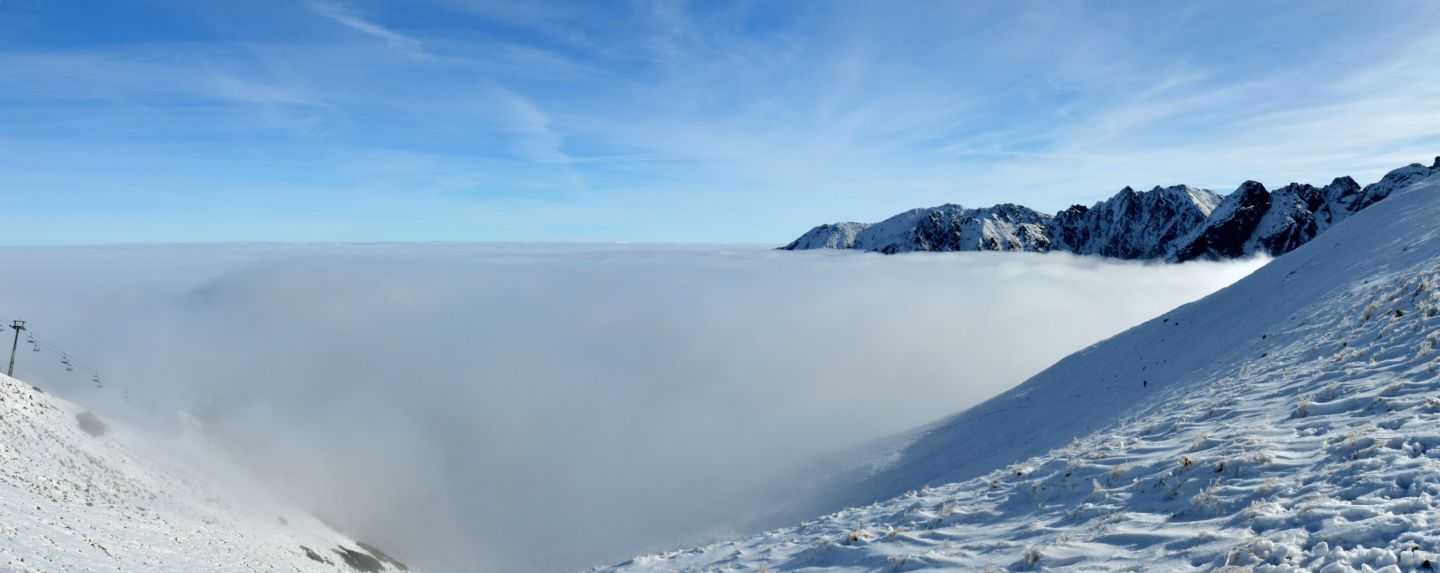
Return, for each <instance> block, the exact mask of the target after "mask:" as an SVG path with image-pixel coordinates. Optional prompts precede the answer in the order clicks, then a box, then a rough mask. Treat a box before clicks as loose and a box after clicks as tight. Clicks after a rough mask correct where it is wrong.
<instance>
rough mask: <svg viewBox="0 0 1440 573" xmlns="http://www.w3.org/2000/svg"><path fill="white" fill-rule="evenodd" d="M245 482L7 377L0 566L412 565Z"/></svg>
mask: <svg viewBox="0 0 1440 573" xmlns="http://www.w3.org/2000/svg"><path fill="white" fill-rule="evenodd" d="M241 489H244V488H240V487H239V486H229V487H226V488H220V487H218V486H216V485H214V484H213V483H212V482H211V481H210V480H208V479H206V478H205V477H204V476H203V475H202V474H201V473H197V472H196V471H193V470H191V469H190V466H187V465H186V464H184V463H181V462H179V461H177V460H176V459H175V458H173V457H171V456H170V455H168V454H167V453H166V452H162V451H160V450H159V449H157V448H155V447H153V446H151V445H149V444H148V443H147V442H146V441H145V440H143V439H141V438H140V437H139V436H136V435H135V434H133V433H131V432H129V431H127V430H126V429H125V428H123V427H118V426H116V425H113V424H112V425H107V424H106V423H105V422H104V421H103V420H101V419H100V418H98V417H96V416H94V414H91V413H89V412H86V411H85V410H83V409H82V408H79V407H77V406H75V405H74V404H70V403H68V402H65V401H63V400H59V399H57V398H54V397H52V396H50V395H48V394H45V393H42V392H40V391H38V390H36V389H34V388H32V387H30V386H29V385H26V384H24V383H22V382H19V381H17V380H15V379H13V378H9V377H6V376H4V375H0V571H16V572H29V571H36V572H39V571H47V572H48V571H146V572H149V571H317V572H319V571H329V572H335V571H398V570H405V566H404V565H403V564H401V563H400V562H399V561H396V560H395V559H393V558H391V557H389V556H387V555H385V554H384V553H382V552H380V551H379V550H377V549H375V548H373V547H370V546H367V545H365V544H362V543H358V542H356V541H354V540H351V539H348V538H346V537H345V536H343V535H341V534H339V533H336V532H335V531H334V530H332V529H330V528H329V527H327V526H326V525H324V524H323V523H320V522H319V521H317V520H316V519H315V518H313V517H310V516H309V515H308V514H306V513H304V512H300V511H296V510H294V509H292V508H288V507H285V506H283V505H280V504H277V503H274V502H272V501H267V500H266V498H265V497H264V496H263V495H260V494H258V493H255V492H242V491H240V490H241Z"/></svg>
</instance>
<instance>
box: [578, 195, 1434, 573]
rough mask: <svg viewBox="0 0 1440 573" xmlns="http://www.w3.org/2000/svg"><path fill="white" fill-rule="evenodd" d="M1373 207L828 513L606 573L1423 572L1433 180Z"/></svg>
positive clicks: (872, 482)
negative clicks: (926, 572) (942, 572)
mask: <svg viewBox="0 0 1440 573" xmlns="http://www.w3.org/2000/svg"><path fill="white" fill-rule="evenodd" d="M1412 183H1413V181H1412ZM1387 194H1388V195H1389V198H1388V199H1386V200H1385V201H1383V202H1380V203H1378V204H1376V205H1375V206H1373V207H1372V208H1369V209H1366V210H1365V211H1364V212H1361V213H1358V214H1356V215H1354V216H1353V217H1350V218H1349V219H1348V220H1346V221H1344V222H1343V223H1341V224H1338V225H1336V226H1335V227H1334V228H1333V229H1332V230H1330V231H1329V232H1327V233H1326V234H1325V235H1324V236H1323V239H1320V240H1315V241H1311V242H1309V243H1307V244H1305V245H1303V246H1301V247H1299V248H1297V249H1295V250H1294V251H1292V252H1290V253H1289V254H1287V255H1285V256H1283V257H1280V258H1278V259H1276V260H1274V261H1273V262H1271V263H1270V264H1269V265H1267V266H1265V267H1263V268H1261V269H1260V270H1259V271H1256V272H1255V273H1254V274H1253V275H1251V276H1249V277H1247V278H1245V279H1242V280H1241V281H1239V282H1237V283H1236V284H1234V285H1232V286H1230V287H1227V288H1226V289H1223V290H1221V291H1219V292H1217V293H1215V294H1213V295H1210V296H1208V297H1206V298H1204V299H1202V300H1200V301H1197V302H1194V303H1191V304H1188V305H1185V306H1183V307H1180V308H1178V309H1175V310H1174V311H1171V312H1169V313H1166V314H1164V315H1162V316H1160V317H1158V318H1156V319H1154V320H1151V321H1150V322H1147V323H1145V324H1142V325H1140V326H1137V327H1135V328H1132V329H1130V330H1128V331H1126V332H1124V333H1122V334H1120V335H1117V336H1115V337H1114V338H1111V339H1109V340H1106V341H1104V342H1101V343H1099V344H1096V345H1094V346H1092V347H1090V348H1087V349H1085V350H1082V351H1080V352H1077V353H1075V354H1073V355H1071V356H1069V357H1067V358H1065V359H1064V360H1061V361H1060V362H1059V363H1057V364H1055V365H1054V366H1052V367H1051V368H1049V369H1047V370H1045V371H1044V372H1042V373H1040V374H1039V375H1037V376H1035V377H1034V378H1032V379H1030V380H1029V381H1027V382H1025V383H1024V384H1022V385H1020V386H1018V387H1016V388H1015V389H1013V390H1011V391H1009V392H1006V393H1005V394H1002V395H1001V396H999V397H997V398H995V399H993V400H990V401H988V402H985V403H983V404H981V405H979V406H976V407H974V408H971V409H969V410H967V411H964V412H962V413H960V414H957V415H955V416H953V417H951V418H948V419H946V420H942V421H940V422H938V423H936V424H933V425H931V426H929V427H927V428H924V429H922V430H919V431H917V432H915V433H913V434H911V435H909V436H908V437H907V438H905V439H903V440H901V444H902V445H901V446H899V447H898V448H897V449H896V450H894V451H893V452H890V453H889V454H887V455H886V456H882V457H881V458H879V460H880V461H879V463H881V464H882V465H881V467H879V468H878V469H873V470H870V471H865V470H856V473H852V474H848V475H842V476H837V477H836V479H834V480H831V481H830V482H827V483H826V484H825V485H826V486H827V487H831V488H836V489H834V490H832V491H831V492H830V493H831V494H834V495H836V496H837V497H838V498H839V500H840V501H839V503H841V504H848V505H851V506H852V507H850V508H848V509H843V510H840V511H838V512H836V513H832V514H829V515H826V516H824V517H821V518H819V519H815V520H812V521H808V522H805V523H803V524H801V525H799V526H796V527H792V528H788V529H781V530H776V531H772V532H768V533H765V534H762V535H759V536H755V537H751V538H747V539H741V540H735V541H730V542H726V543H719V544H714V545H707V546H702V547H699V548H696V549H692V550H687V551H678V552H672V553H665V554H659V555H652V556H646V557H638V558H635V559H632V560H630V561H628V562H625V563H623V564H620V565H617V566H614V567H611V568H605V569H604V570H607V571H702V570H703V571H739V570H757V569H760V570H770V571H792V570H793V571H819V570H827V569H834V570H850V571H893V570H900V571H909V570H921V569H934V568H941V569H951V570H964V571H981V570H987V571H988V570H997V571H999V570H1107V571H1110V570H1156V571H1159V570H1164V571H1185V570H1206V571H1255V572H1300V571H1324V572H1327V573H1340V572H1354V571H1396V572H1398V571H1429V570H1433V569H1434V568H1435V567H1437V566H1440V561H1437V558H1440V531H1437V530H1436V529H1435V527H1434V524H1435V523H1437V522H1440V477H1437V476H1440V398H1437V396H1440V352H1437V345H1440V227H1437V226H1436V225H1435V221H1437V220H1440V176H1432V177H1430V178H1428V179H1425V180H1423V181H1421V182H1420V183H1418V184H1414V185H1412V186H1411V187H1409V188H1408V189H1405V190H1400V189H1391V190H1389V191H1388V193H1387ZM859 465H861V466H862V467H863V464H859ZM872 502H873V503H872Z"/></svg>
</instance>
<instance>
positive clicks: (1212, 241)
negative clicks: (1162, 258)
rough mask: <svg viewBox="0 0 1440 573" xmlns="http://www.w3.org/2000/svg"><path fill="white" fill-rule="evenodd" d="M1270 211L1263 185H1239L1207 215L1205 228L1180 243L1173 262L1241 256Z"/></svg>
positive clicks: (1203, 226)
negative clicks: (1261, 220) (1262, 218)
mask: <svg viewBox="0 0 1440 573" xmlns="http://www.w3.org/2000/svg"><path fill="white" fill-rule="evenodd" d="M1269 210H1270V192H1269V191H1266V190H1265V186H1264V185H1261V184H1260V182H1258V181H1246V182H1244V183H1241V184H1240V187H1239V188H1238V189H1236V190H1235V192H1234V193H1231V194H1229V195H1227V196H1225V200H1223V201H1221V202H1220V206H1218V207H1216V208H1215V210H1214V211H1213V212H1211V213H1210V218H1209V219H1207V220H1206V221H1205V224H1203V225H1201V226H1200V227H1199V228H1197V229H1195V230H1194V231H1193V232H1191V234H1190V235H1189V236H1188V237H1186V239H1184V240H1182V241H1181V243H1180V247H1179V248H1177V249H1176V251H1175V254H1174V257H1173V258H1174V259H1175V260H1177V261H1182V262H1183V261H1189V260H1194V259H1224V258H1236V257H1241V256H1244V255H1245V254H1247V253H1246V252H1245V243H1246V242H1247V241H1249V240H1250V236H1251V235H1253V234H1254V233H1255V229H1256V227H1258V226H1259V225H1260V218H1261V217H1263V216H1264V215H1265V212H1266V211H1269Z"/></svg>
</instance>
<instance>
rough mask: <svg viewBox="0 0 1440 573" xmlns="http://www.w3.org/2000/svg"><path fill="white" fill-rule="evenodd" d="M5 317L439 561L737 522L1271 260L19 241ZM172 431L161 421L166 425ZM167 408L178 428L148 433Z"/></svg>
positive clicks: (454, 564)
mask: <svg viewBox="0 0 1440 573" xmlns="http://www.w3.org/2000/svg"><path fill="white" fill-rule="evenodd" d="M0 264H4V266H5V267H6V268H7V269H10V272H11V273H14V274H16V275H23V276H25V277H27V280H26V281H25V282H24V283H13V282H12V283H9V284H7V286H6V297H5V299H6V301H7V302H6V305H5V308H0V310H3V311H5V312H12V313H15V312H18V313H21V314H23V315H24V316H23V317H24V318H27V319H28V320H30V321H31V324H32V325H34V326H35V327H36V329H37V331H39V332H43V333H44V334H45V336H46V337H47V338H48V339H50V340H52V341H55V342H57V343H60V344H62V345H63V346H64V347H65V348H67V350H69V351H71V352H72V353H74V354H75V355H76V356H77V357H79V358H81V359H83V360H85V361H86V362H87V363H91V364H94V365H95V366H97V367H98V368H100V369H101V370H102V371H103V372H104V373H105V374H106V375H107V377H108V378H109V379H110V384H109V385H108V386H107V389H106V390H105V391H103V392H101V393H96V392H95V391H93V390H92V389H90V387H89V384H88V380H76V379H73V378H67V377H66V376H65V374H64V372H63V370H59V369H58V368H56V367H55V366H54V365H50V364H43V363H42V364H37V363H34V362H33V361H32V360H30V357H29V356H24V357H21V363H20V366H19V371H20V374H21V376H22V377H23V378H26V379H29V380H31V381H33V382H36V383H39V384H41V385H43V386H45V387H47V388H49V389H50V390H51V391H54V392H56V393H58V394H61V395H65V396H70V397H73V398H75V399H77V400H79V401H81V402H87V403H91V404H98V405H100V406H106V405H107V404H108V407H104V408H103V409H102V411H107V412H118V411H119V409H120V408H121V405H120V404H119V403H117V402H115V401H114V399H115V395H114V393H115V392H118V391H120V390H122V389H127V390H129V391H130V392H131V394H132V395H133V396H135V397H136V398H137V399H140V400H143V401H155V402H158V403H159V404H160V406H161V408H160V409H161V410H162V411H163V410H166V409H169V408H174V407H184V408H189V409H196V410H198V411H200V412H201V413H202V417H203V418H204V419H205V420H207V421H208V422H209V423H210V424H211V426H212V428H214V431H215V433H216V435H217V436H218V438H219V439H222V440H223V441H224V443H226V444H227V445H228V446H229V447H230V448H232V449H233V450H234V451H236V452H237V453H238V455H239V456H240V457H241V459H243V460H245V461H246V463H247V464H248V465H250V466H251V467H253V468H255V469H256V470H257V471H259V472H260V473H261V474H262V475H264V476H266V478H267V479H268V481H270V482H271V483H272V484H276V485H277V486H278V487H280V489H282V490H283V491H284V492H285V493H286V494H287V495H288V496H289V497H290V498H291V499H294V500H297V501H298V502H299V503H301V504H302V505H304V506H307V507H311V508H314V510H315V511H316V512H317V513H319V514H320V515H322V516H324V517H326V518H327V519H329V520H331V521H333V522H334V523H336V524H337V525H339V526H341V527H342V528H344V529H346V530H347V531H349V532H351V533H353V534H355V535H358V536H360V537H361V538H362V539H366V540H369V541H372V542H375V543H378V544H380V545H381V546H382V547H385V548H387V549H390V550H393V552H394V553H396V554H397V555H400V556H402V558H405V560H407V561H412V562H414V563H416V564H418V565H426V566H429V567H430V568H431V569H433V570H447V571H449V570H454V571H465V570H475V571H485V570H521V569H523V570H532V571H545V570H558V569H566V568H577V567H582V566H586V565H592V564H597V563H600V562H606V561H616V560H620V559H623V558H625V557H627V556H629V555H630V554H633V553H636V552H640V551H644V550H653V549H660V548H665V547H669V546H672V545H676V544H685V543H690V542H694V541H699V540H704V539H713V538H715V537H717V536H724V535H727V534H731V533H733V532H735V531H738V530H740V529H743V528H744V527H746V526H749V525H754V522H752V520H753V519H756V518H757V517H758V516H762V515H764V514H767V513H768V512H770V511H772V510H774V509H777V508H775V507H770V506H768V505H765V504H762V503H761V501H760V500H769V499H773V498H772V497H770V495H771V494H774V493H775V492H777V491H784V490H786V489H787V488H791V487H796V486H797V484H796V483H794V482H793V481H791V480H794V479H795V477H794V476H795V473H796V472H799V471H801V470H802V469H804V468H807V467H809V466H810V465H811V464H812V463H814V462H815V461H817V460H819V459H821V458H822V457H823V456H824V455H826V454H828V453H831V452H835V451H838V450H842V449H848V448H851V447H854V446H856V445H858V444H861V443H864V442H866V441H868V440H871V439H875V438H879V437H882V436H885V435H888V434H892V433H895V432H898V431H902V430H906V429H909V428H911V427H914V426H916V425H919V424H922V423H925V422H928V421H931V420H933V419H935V418H937V417H940V416H943V415H947V414H950V413H953V412H955V411H957V410H959V409H961V408H964V407H966V406H968V405H971V404H974V403H976V402H977V401H979V400H981V399H983V398H985V397H987V396H990V395H993V394H995V393H997V392H999V391H1001V390H1003V389H1005V388H1007V387H1009V386H1011V385H1013V384H1015V383H1017V382H1019V381H1020V380H1021V379H1023V378H1024V377H1026V376H1028V375H1029V374H1031V373H1033V372H1036V371H1038V370H1040V369H1041V368H1043V367H1044V366H1047V365H1048V364H1049V363H1051V362H1053V361H1054V360H1056V359H1058V358H1059V357H1061V356H1063V355H1065V354H1067V353H1069V352H1071V351H1074V350H1076V349H1079V348H1080V347H1082V346H1085V345H1087V344H1089V343H1091V342H1094V341H1096V340H1098V339H1100V338H1103V337H1105V336H1108V335H1111V334H1113V333H1115V332H1118V331H1120V330H1121V329H1123V328H1125V327H1127V326H1129V325H1131V324H1134V323H1137V322H1139V321H1141V320H1143V319H1146V318H1148V317H1151V316H1155V315H1157V314H1159V313H1161V312H1163V311H1165V310H1168V309H1169V308H1172V307H1173V306H1175V305H1178V304H1181V303H1183V302H1186V301H1189V300H1192V299H1194V298H1197V297H1200V296H1203V295H1205V294H1206V293H1208V292H1210V291H1212V290H1214V289H1216V288H1219V287H1221V286H1223V285H1224V284H1228V283H1229V282H1232V281H1234V280H1236V279H1238V278H1239V277H1240V276H1242V275H1243V274H1245V273H1248V272H1249V271H1251V270H1253V269H1254V268H1255V267H1256V266H1257V265H1258V264H1259V263H1258V262H1242V263H1224V264H1187V265H1183V266H1151V265H1141V264H1130V263H1116V262H1108V261H1103V260H1099V259H1093V258H1076V257H1070V256H1065V255H1025V254H994V253H983V254H951V255H928V256H927V255H922V256H893V257H882V256H877V255H868V254H854V253H824V252H814V253H781V252H773V251H765V250H760V249H756V248H754V247H745V248H693V247H692V248H677V247H664V246H655V247H646V246H638V247H604V246H548V247H547V246H534V245H531V246H515V245H483V244H482V245H476V244H455V245H444V244H439V245H430V246H415V245H370V246H343V245H342V246H287V245H274V246H263V245H259V246H244V245H230V246H225V245H220V246H191V247H134V248H119V247H111V248H91V249H31V250H24V249H5V250H0ZM140 420H141V421H142V422H145V420H147V419H146V418H143V417H142V418H140ZM145 423H150V422H145Z"/></svg>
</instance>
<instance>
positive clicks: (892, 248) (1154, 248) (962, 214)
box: [781, 157, 1440, 261]
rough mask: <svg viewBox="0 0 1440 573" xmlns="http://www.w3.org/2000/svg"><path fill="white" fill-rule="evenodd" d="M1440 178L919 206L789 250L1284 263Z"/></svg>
mask: <svg viewBox="0 0 1440 573" xmlns="http://www.w3.org/2000/svg"><path fill="white" fill-rule="evenodd" d="M1437 171H1440V157H1436V158H1435V163H1434V164H1433V165H1431V166H1430V167H1426V166H1424V165H1421V164H1419V163H1413V164H1410V165H1407V166H1405V167H1401V168H1399V169H1396V170H1393V171H1391V172H1389V173H1386V174H1385V176H1384V177H1383V178H1381V179H1380V180H1379V181H1377V182H1375V183H1371V184H1369V185H1366V186H1364V187H1361V186H1360V184H1359V183H1356V182H1355V180H1354V179H1352V178H1350V177H1336V178H1335V179H1334V180H1332V181H1331V182H1330V184H1329V185H1326V186H1324V187H1318V188H1317V187H1315V186H1314V185H1309V184H1302V183H1291V184H1289V185H1286V186H1284V187H1280V188H1277V189H1275V190H1274V191H1273V192H1271V191H1268V190H1266V189H1265V186H1264V185H1261V184H1260V183H1259V182H1256V181H1246V182H1245V183H1244V184H1242V185H1240V187H1239V188H1237V189H1236V190H1235V191H1234V192H1232V193H1230V194H1229V195H1227V196H1224V197H1221V196H1220V195H1217V194H1215V193H1213V192H1211V191H1209V190H1206V189H1199V188H1195V187H1191V186H1188V185H1174V186H1170V187H1158V186H1157V187H1154V188H1152V189H1150V190H1149V191H1136V190H1135V188H1133V187H1129V186H1126V187H1125V188H1123V189H1121V190H1120V191H1119V192H1118V193H1116V194H1115V195H1113V196H1111V197H1110V198H1109V199H1106V200H1104V201H1100V202H1097V203H1095V204H1094V205H1092V206H1089V207H1087V206H1084V205H1074V206H1071V207H1070V208H1068V209H1065V210H1063V211H1061V212H1059V213H1056V214H1055V215H1054V216H1050V215H1045V214H1042V213H1038V212H1036V211H1034V210H1032V209H1028V208H1026V207H1023V206H1020V205H1014V204H1009V203H1006V204H1001V205H996V206H994V207H988V208H984V209H966V208H964V207H962V206H960V205H941V206H939V207H932V208H928V209H911V210H909V211H906V212H904V213H900V214H899V215H896V216H894V217H891V218H889V219H886V220H884V221H882V222H880V223H876V224H874V225H866V224H864V223H837V224H834V225H821V226H819V227H816V228H814V229H811V230H810V231H809V232H807V233H805V235H803V236H801V237H800V238H799V239H796V240H795V241H794V242H792V243H790V244H789V245H786V246H785V247H781V248H783V249H790V250H795V249H817V248H831V249H859V250H867V251H876V252H881V253H900V252H908V251H1005V250H1025V251H1036V252H1045V251H1050V250H1058V251H1067V252H1071V253H1076V254H1082V255H1100V256H1105V257H1114V258H1121V259H1147V260H1170V261H1188V260H1192V259H1219V258H1232V257H1243V256H1249V255H1253V254H1257V253H1266V254H1269V255H1272V256H1278V255H1281V254H1284V253H1287V252H1290V251H1291V250H1294V249H1295V248H1297V247H1299V246H1300V245H1302V244H1305V243H1306V242H1308V241H1310V240H1311V239H1314V238H1315V236H1316V235H1318V234H1320V233H1322V232H1324V231H1325V230H1326V229H1328V228H1330V227H1332V226H1334V225H1335V224H1337V223H1339V222H1340V221H1342V220H1344V219H1346V218H1348V217H1349V216H1351V215H1353V214H1355V213H1356V212H1358V211H1360V210H1362V209H1364V208H1366V207H1369V206H1370V205H1373V204H1375V203H1376V202H1379V201H1381V200H1383V199H1385V198H1386V197H1389V196H1390V194H1391V193H1393V192H1395V191H1396V190H1399V189H1402V188H1404V187H1406V186H1409V185H1411V184H1413V183H1415V182H1417V181H1419V180H1420V179H1423V178H1425V177H1428V176H1430V175H1431V174H1433V173H1435V172H1437Z"/></svg>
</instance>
